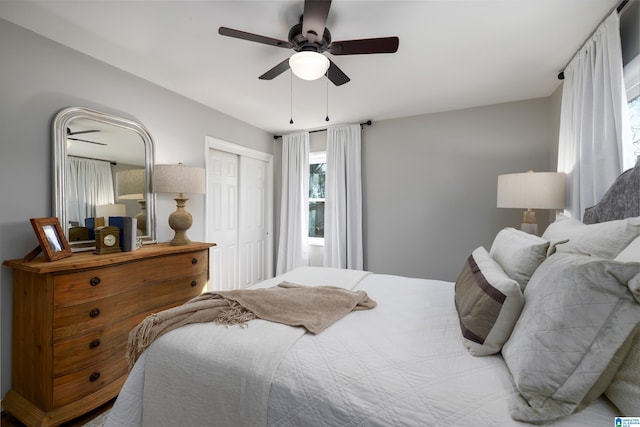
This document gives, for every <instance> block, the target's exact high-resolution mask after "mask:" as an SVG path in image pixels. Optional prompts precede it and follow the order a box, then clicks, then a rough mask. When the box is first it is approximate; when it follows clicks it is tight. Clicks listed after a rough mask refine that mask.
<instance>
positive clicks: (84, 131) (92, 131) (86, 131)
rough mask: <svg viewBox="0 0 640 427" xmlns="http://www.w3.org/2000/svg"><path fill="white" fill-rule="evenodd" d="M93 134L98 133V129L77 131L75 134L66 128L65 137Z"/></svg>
mask: <svg viewBox="0 0 640 427" xmlns="http://www.w3.org/2000/svg"><path fill="white" fill-rule="evenodd" d="M94 132H100V130H98V129H91V130H78V131H75V132H71V129H69V128H67V135H80V134H83V133H94Z"/></svg>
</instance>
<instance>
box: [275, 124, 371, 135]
mask: <svg viewBox="0 0 640 427" xmlns="http://www.w3.org/2000/svg"><path fill="white" fill-rule="evenodd" d="M371 124H372V122H371V120H367V121H366V122H363V123H360V126H364V125H367V126H371ZM326 131H327V128H324V129H315V130H310V131H309V133H316V132H326ZM279 138H282V135H273V139H279Z"/></svg>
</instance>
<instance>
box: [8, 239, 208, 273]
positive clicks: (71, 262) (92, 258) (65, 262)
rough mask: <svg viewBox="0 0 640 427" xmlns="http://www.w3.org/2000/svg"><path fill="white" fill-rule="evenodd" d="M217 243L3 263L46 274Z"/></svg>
mask: <svg viewBox="0 0 640 427" xmlns="http://www.w3.org/2000/svg"><path fill="white" fill-rule="evenodd" d="M215 245H216V244H215V243H197V242H192V243H190V244H188V245H183V246H171V245H170V244H169V243H155V244H150V245H143V246H142V247H141V248H140V249H137V250H135V251H131V252H118V253H113V254H106V255H96V254H94V253H93V252H92V251H88V252H75V253H73V255H71V256H70V257H68V258H63V259H60V260H57V261H50V262H49V261H47V260H45V259H44V257H42V256H39V257H37V258H35V259H34V260H32V261H30V262H24V261H23V260H22V259H13V260H7V261H5V262H4V263H3V264H4V265H6V266H8V267H11V268H14V269H17V270H24V271H30V272H33V273H37V274H46V273H55V272H59V271H69V270H75V269H84V268H95V267H103V266H111V265H114V264H119V263H124V262H129V261H134V260H138V259H143V258H152V257H158V256H165V255H172V254H179V253H185V252H195V251H200V250H203V249H208V248H210V247H212V246H215Z"/></svg>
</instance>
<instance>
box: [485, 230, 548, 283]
mask: <svg viewBox="0 0 640 427" xmlns="http://www.w3.org/2000/svg"><path fill="white" fill-rule="evenodd" d="M548 249H549V242H548V241H547V240H544V239H542V238H540V237H538V236H536V235H533V234H529V233H525V232H524V231H520V230H516V229H515V228H511V227H508V228H505V229H503V230H500V232H498V234H497V235H496V238H495V239H494V240H493V244H492V245H491V249H490V250H489V255H491V258H493V259H494V260H495V261H496V262H497V263H498V264H500V266H501V267H502V269H503V270H504V272H505V273H507V276H509V277H511V278H512V279H513V280H515V281H516V282H518V284H519V285H520V289H522V290H523V291H524V288H525V287H526V286H527V283H528V282H529V278H531V275H532V274H533V272H534V271H535V270H536V268H538V266H539V265H540V263H541V262H542V261H544V259H545V258H546V257H547V250H548Z"/></svg>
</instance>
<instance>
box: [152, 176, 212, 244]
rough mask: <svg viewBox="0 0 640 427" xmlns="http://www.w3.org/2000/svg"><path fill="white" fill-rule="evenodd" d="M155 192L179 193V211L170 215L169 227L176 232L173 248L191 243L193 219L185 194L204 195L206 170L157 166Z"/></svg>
mask: <svg viewBox="0 0 640 427" xmlns="http://www.w3.org/2000/svg"><path fill="white" fill-rule="evenodd" d="M153 180H154V181H153V191H154V192H156V193H178V197H176V198H175V201H176V206H177V209H176V210H175V212H173V213H172V214H171V215H169V227H171V228H172V229H173V231H175V235H174V237H173V240H171V242H169V243H170V244H171V245H172V246H181V245H187V244H189V243H191V240H189V238H188V237H187V230H188V229H189V228H191V224H192V223H193V217H192V216H191V214H190V213H189V212H187V210H186V209H185V208H184V207H185V205H186V203H187V200H189V199H188V198H186V197H184V193H191V194H204V191H205V176H204V168H199V167H193V166H184V165H183V164H182V163H179V164H177V165H156V167H155V171H154V176H153Z"/></svg>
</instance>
